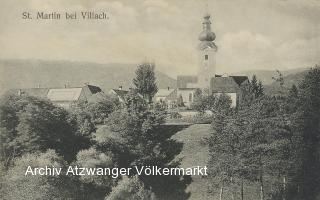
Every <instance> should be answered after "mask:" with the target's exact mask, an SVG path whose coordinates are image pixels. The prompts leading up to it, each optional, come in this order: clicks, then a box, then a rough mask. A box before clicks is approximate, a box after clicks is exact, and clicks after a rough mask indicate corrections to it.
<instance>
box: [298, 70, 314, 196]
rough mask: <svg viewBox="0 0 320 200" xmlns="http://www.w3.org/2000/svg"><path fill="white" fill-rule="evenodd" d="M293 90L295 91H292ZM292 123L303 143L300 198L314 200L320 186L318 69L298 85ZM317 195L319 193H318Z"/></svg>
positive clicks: (310, 72)
mask: <svg viewBox="0 0 320 200" xmlns="http://www.w3.org/2000/svg"><path fill="white" fill-rule="evenodd" d="M293 90H295V89H293ZM296 110H297V112H296V114H295V116H296V117H295V121H294V123H295V124H297V125H298V126H297V130H298V131H300V133H301V135H302V137H303V142H304V149H305V151H304V155H303V168H302V172H301V179H300V181H301V182H302V188H301V189H302V196H303V197H304V199H306V200H309V199H310V200H311V199H316V195H319V194H316V193H317V192H318V191H319V189H320V188H319V185H320V173H319V168H320V159H319V158H320V153H319V152H320V69H319V67H318V66H316V67H315V68H314V69H311V70H310V71H309V72H308V74H307V75H306V76H305V78H304V79H303V81H302V82H301V84H300V85H299V93H298V99H297V104H296ZM318 193H319V192H318Z"/></svg>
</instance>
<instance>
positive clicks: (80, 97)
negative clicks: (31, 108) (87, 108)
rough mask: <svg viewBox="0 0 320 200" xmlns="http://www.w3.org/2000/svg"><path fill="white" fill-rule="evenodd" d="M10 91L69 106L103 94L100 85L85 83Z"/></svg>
mask: <svg viewBox="0 0 320 200" xmlns="http://www.w3.org/2000/svg"><path fill="white" fill-rule="evenodd" d="M11 92H13V93H15V94H17V95H19V96H21V95H29V96H34V97H38V98H43V99H48V100H50V101H51V102H52V103H54V104H55V105H58V106H61V107H64V108H69V107H70V106H71V105H72V104H74V103H77V102H80V101H89V100H90V98H91V97H92V96H93V95H94V94H96V95H103V92H102V90H101V89H100V87H97V86H94V85H89V84H85V85H84V86H83V87H68V88H67V87H65V88H26V89H17V90H12V91H11Z"/></svg>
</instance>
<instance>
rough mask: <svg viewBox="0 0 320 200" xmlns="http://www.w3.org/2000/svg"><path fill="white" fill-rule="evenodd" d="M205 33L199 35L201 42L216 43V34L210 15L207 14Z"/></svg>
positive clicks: (204, 25) (204, 23) (205, 17)
mask: <svg viewBox="0 0 320 200" xmlns="http://www.w3.org/2000/svg"><path fill="white" fill-rule="evenodd" d="M203 19H204V20H203V22H202V26H203V31H202V32H201V33H200V34H199V40H200V41H214V40H215V39H216V34H214V32H212V31H211V21H210V15H209V14H206V15H205V16H204V17H203Z"/></svg>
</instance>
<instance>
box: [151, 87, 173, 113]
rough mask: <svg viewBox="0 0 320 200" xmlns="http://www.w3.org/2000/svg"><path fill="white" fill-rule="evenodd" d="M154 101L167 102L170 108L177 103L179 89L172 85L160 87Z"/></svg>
mask: <svg viewBox="0 0 320 200" xmlns="http://www.w3.org/2000/svg"><path fill="white" fill-rule="evenodd" d="M154 101H155V102H159V103H165V104H166V105H167V107H168V108H173V107H174V106H175V105H176V103H177V89H175V88H170V87H167V88H166V89H158V92H157V93H156V94H155V96H154Z"/></svg>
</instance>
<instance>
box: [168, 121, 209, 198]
mask: <svg viewBox="0 0 320 200" xmlns="http://www.w3.org/2000/svg"><path fill="white" fill-rule="evenodd" d="M209 133H210V125H209V124H196V125H192V126H190V127H188V128H186V129H184V130H182V131H179V132H178V133H176V134H175V135H173V136H172V139H174V140H176V141H178V142H181V143H183V148H182V151H181V152H180V154H178V155H177V156H176V157H175V159H174V160H177V161H178V160H180V161H181V165H180V167H183V168H187V167H192V166H206V165H207V163H208V154H209V153H208V146H207V145H206V144H205V138H207V137H208V136H209V135H210V134H209ZM191 178H192V182H191V184H190V185H188V187H187V188H186V192H190V198H189V200H207V199H211V198H210V197H209V196H208V195H207V186H208V183H207V180H206V178H203V177H201V176H192V177H191Z"/></svg>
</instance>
